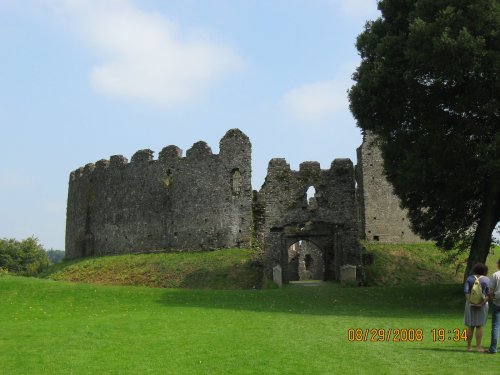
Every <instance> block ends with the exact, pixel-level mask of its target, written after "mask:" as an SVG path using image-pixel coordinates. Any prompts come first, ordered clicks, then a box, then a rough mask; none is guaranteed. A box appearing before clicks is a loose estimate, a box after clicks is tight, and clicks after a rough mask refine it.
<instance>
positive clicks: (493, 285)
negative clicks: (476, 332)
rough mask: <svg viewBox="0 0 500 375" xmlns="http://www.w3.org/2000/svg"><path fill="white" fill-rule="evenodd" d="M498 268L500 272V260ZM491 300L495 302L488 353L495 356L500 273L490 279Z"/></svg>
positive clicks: (499, 303)
mask: <svg viewBox="0 0 500 375" xmlns="http://www.w3.org/2000/svg"><path fill="white" fill-rule="evenodd" d="M497 267H498V269H499V270H500V259H498V262H497ZM490 300H491V301H492V302H493V303H492V304H491V305H492V309H491V310H492V315H493V319H492V322H491V344H490V347H489V349H488V350H487V351H486V352H487V353H490V354H495V353H496V352H497V350H498V333H499V331H500V271H497V272H495V273H494V274H493V275H492V276H491V278H490Z"/></svg>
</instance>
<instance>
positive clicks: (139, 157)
mask: <svg viewBox="0 0 500 375" xmlns="http://www.w3.org/2000/svg"><path fill="white" fill-rule="evenodd" d="M249 149H251V144H250V140H249V138H248V137H247V136H246V135H245V134H244V133H243V132H242V131H241V130H239V129H231V130H229V131H228V132H227V133H226V134H225V135H224V137H223V138H222V139H221V140H220V153H219V154H214V153H213V152H212V149H211V148H210V146H209V145H208V144H207V143H206V142H204V141H198V142H196V143H194V144H193V145H192V146H191V148H189V149H188V150H187V151H186V156H183V153H182V150H181V149H180V148H179V147H177V146H175V145H169V146H166V147H164V148H163V149H162V150H161V151H160V153H159V154H158V159H155V158H154V153H155V152H154V151H153V150H151V149H143V150H138V151H136V152H135V153H134V154H133V155H132V157H131V160H130V163H129V162H128V159H127V158H125V157H124V156H123V155H112V156H111V157H110V158H109V160H106V159H101V160H99V161H97V162H95V164H94V163H88V164H86V165H85V166H84V167H81V168H78V169H76V170H74V171H73V172H71V174H70V180H72V181H74V180H75V179H78V178H88V177H90V176H91V175H92V174H93V172H94V170H96V169H98V170H101V171H102V170H106V171H108V172H110V173H112V172H113V170H114V169H120V170H122V169H123V168H128V167H130V166H131V165H134V167H138V166H143V167H146V168H147V167H148V166H151V165H152V164H154V163H155V162H159V163H161V164H171V163H179V162H183V161H185V160H188V159H189V160H190V161H200V162H202V161H203V160H204V159H206V158H225V159H234V158H236V159H238V158H237V154H240V153H242V154H245V153H247V152H248V150H249Z"/></svg>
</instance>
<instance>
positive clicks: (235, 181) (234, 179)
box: [231, 169, 242, 195]
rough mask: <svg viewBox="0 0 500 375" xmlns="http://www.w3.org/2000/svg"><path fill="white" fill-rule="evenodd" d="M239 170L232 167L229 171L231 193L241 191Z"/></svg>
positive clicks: (234, 193) (237, 193)
mask: <svg viewBox="0 0 500 375" xmlns="http://www.w3.org/2000/svg"><path fill="white" fill-rule="evenodd" d="M241 184H242V178H241V172H240V170H239V169H234V170H233V172H232V173H231V187H232V190H233V195H240V193H241Z"/></svg>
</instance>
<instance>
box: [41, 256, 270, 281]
mask: <svg viewBox="0 0 500 375" xmlns="http://www.w3.org/2000/svg"><path fill="white" fill-rule="evenodd" d="M252 255H253V252H252V251H251V250H244V249H224V250H216V251H207V252H191V253H155V254H128V255H115V256H104V257H93V258H85V259H79V260H73V261H63V262H62V263H58V264H55V265H53V266H51V267H50V268H49V269H48V270H46V271H45V272H43V273H42V274H41V275H40V277H44V278H50V279H53V280H63V281H78V282H86V283H91V284H108V285H142V286H149V287H166V288H198V289H201V288H212V289H251V288H253V287H259V285H260V283H261V280H262V271H261V269H259V268H256V267H253V266H252V265H251V258H252Z"/></svg>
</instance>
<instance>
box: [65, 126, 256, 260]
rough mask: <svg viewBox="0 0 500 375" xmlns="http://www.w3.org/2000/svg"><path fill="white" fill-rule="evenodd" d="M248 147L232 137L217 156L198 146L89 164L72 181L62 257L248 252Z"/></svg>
mask: <svg viewBox="0 0 500 375" xmlns="http://www.w3.org/2000/svg"><path fill="white" fill-rule="evenodd" d="M251 226H252V188H251V144H250V141H249V139H248V137H247V136H246V135H245V134H243V133H242V132H241V131H239V130H237V129H233V130H230V131H228V132H227V133H226V135H225V136H224V137H223V138H222V140H221V141H220V153H219V154H218V155H215V154H213V153H212V151H211V149H210V148H209V147H208V145H207V144H206V143H204V142H198V143H195V144H194V145H193V147H192V148H191V149H189V150H188V151H187V152H186V156H185V157H182V151H181V150H180V149H179V148H178V147H176V146H168V147H166V148H164V149H163V150H162V151H161V152H160V153H159V157H158V160H153V151H151V150H141V151H138V152H136V153H135V154H134V155H133V156H132V160H131V162H130V163H129V162H127V159H125V158H124V157H123V156H121V155H115V156H112V157H111V158H110V160H109V161H108V160H100V161H98V162H97V163H95V164H87V165H86V166H85V167H84V168H79V169H77V170H76V171H74V172H72V173H71V175H70V181H69V191H68V206H67V222H66V257H67V258H78V257H82V256H90V255H104V254H120V253H132V252H146V251H155V250H203V249H213V248H223V247H235V246H248V245H249V243H250V237H251Z"/></svg>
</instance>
